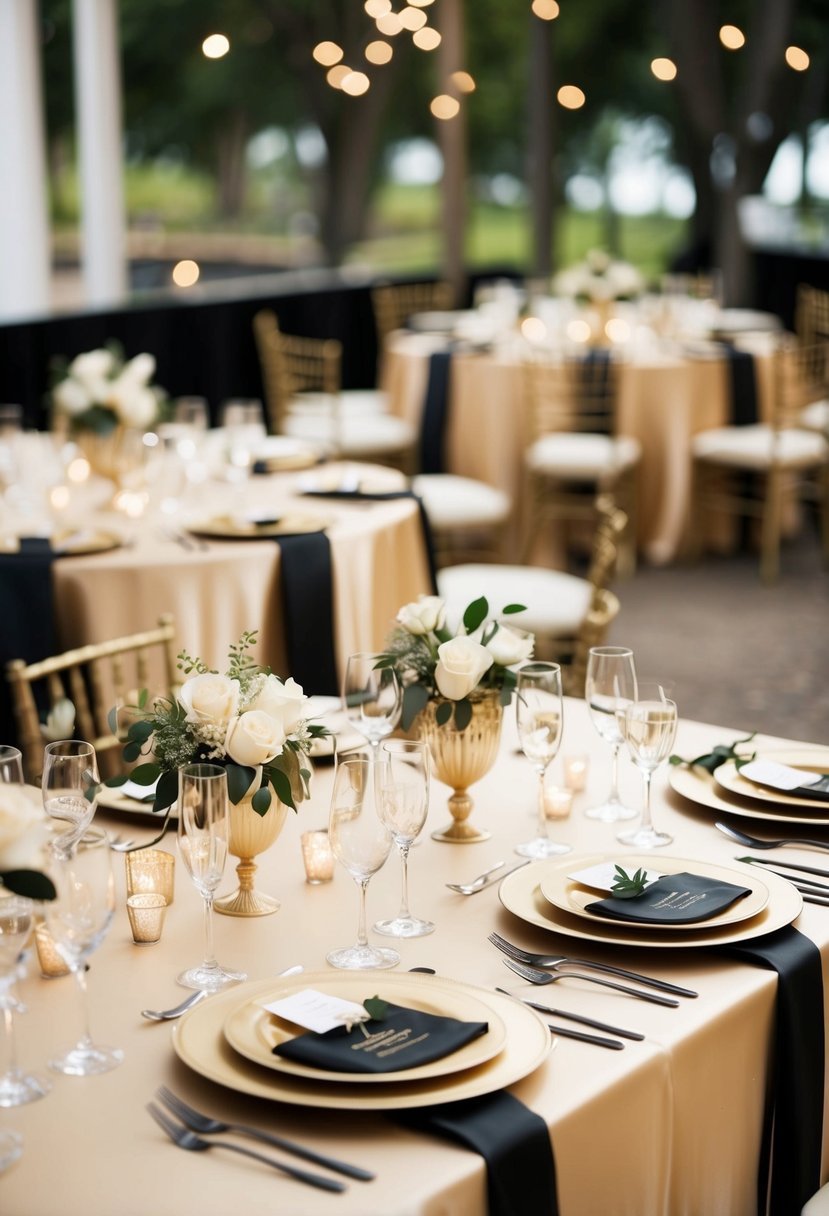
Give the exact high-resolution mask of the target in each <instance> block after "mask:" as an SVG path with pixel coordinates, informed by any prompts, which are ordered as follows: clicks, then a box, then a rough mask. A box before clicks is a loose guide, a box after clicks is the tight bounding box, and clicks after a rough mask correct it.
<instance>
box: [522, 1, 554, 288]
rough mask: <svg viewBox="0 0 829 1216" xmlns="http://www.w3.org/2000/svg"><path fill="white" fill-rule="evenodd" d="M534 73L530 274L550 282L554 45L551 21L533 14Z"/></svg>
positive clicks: (530, 123)
mask: <svg viewBox="0 0 829 1216" xmlns="http://www.w3.org/2000/svg"><path fill="white" fill-rule="evenodd" d="M529 58H530V70H529V89H528V94H527V110H528V116H527V117H528V121H527V130H528V131H529V148H528V158H527V159H528V166H527V182H528V186H529V194H530V219H531V231H532V253H531V257H530V274H531V276H532V277H533V278H537V279H548V278H549V277H550V274H551V273H552V269H553V223H554V218H555V204H554V199H553V145H554V126H555V119H554V107H553V44H552V28H551V23H550V22H549V21H542V20H541V19H540V18H538V17H536V16H535V14H533V13H531V14H530V48H529Z"/></svg>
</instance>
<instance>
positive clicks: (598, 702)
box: [584, 646, 636, 823]
mask: <svg viewBox="0 0 829 1216" xmlns="http://www.w3.org/2000/svg"><path fill="white" fill-rule="evenodd" d="M584 696H585V700H586V701H587V705H588V708H589V710H590V717H591V719H592V721H593V725H594V726H595V728H596V730H597V731H598V732H599V734H600V735H601V737H602V738H603V739H605V740H606V741H607V742H608V743H609V744H610V746H611V748H612V749H613V759H612V764H611V770H610V793H609V794H608V796H607V799H606V800H605V801H604V802H602V803H600V804H599V806H594V807H590V809H589V810H587V811H585V815H587V817H588V819H601V820H603V821H604V822H605V823H615V822H616V821H617V820H619V819H635V818H636V811H635V810H634V809H633V808H632V807H629V806H626V805H625V804H624V803H623V802H622V800H621V798H620V797H619V749H620V748H621V746H622V743H623V742H624V736H623V734H622V717H623V715H624V711H625V708H626V707H627V706H628V705H630V704H632V703H633V702H634V701H635V700H636V668H635V666H634V663H633V651H632V650H629V649H628V648H627V647H625V646H592V647H591V648H590V651H589V653H588V657H587V674H586V676H585V681H584Z"/></svg>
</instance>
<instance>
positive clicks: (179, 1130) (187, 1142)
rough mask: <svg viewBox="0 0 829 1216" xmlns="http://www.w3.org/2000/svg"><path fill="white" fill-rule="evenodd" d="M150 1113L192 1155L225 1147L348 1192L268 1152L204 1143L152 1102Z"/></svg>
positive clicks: (310, 1182)
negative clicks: (267, 1155)
mask: <svg viewBox="0 0 829 1216" xmlns="http://www.w3.org/2000/svg"><path fill="white" fill-rule="evenodd" d="M147 1110H148V1111H149V1112H150V1114H151V1115H152V1117H153V1118H154V1119H155V1121H156V1123H157V1124H158V1125H159V1127H161V1128H163V1129H164V1131H165V1132H166V1133H167V1135H168V1136H169V1137H170V1139H171V1140H172V1141H173V1143H174V1144H177V1145H178V1147H179V1148H184V1149H187V1150H188V1151H189V1152H191V1153H204V1152H206V1151H207V1150H208V1149H209V1148H223V1149H226V1150H227V1151H228V1152H229V1153H241V1154H242V1156H243V1157H252V1158H253V1160H254V1161H261V1162H262V1163H263V1164H264V1165H269V1166H271V1168H272V1169H275V1170H279V1172H280V1173H282V1174H287V1175H288V1177H289V1178H295V1179H296V1180H297V1181H298V1182H307V1183H308V1185H309V1186H316V1187H319V1189H320V1190H322V1191H344V1190H345V1189H346V1188H345V1183H344V1182H337V1181H336V1179H334V1178H325V1177H323V1175H322V1174H310V1173H308V1171H307V1170H300V1169H297V1168H296V1167H295V1166H293V1165H285V1164H284V1163H283V1162H282V1161H275V1160H274V1158H273V1157H266V1156H265V1154H264V1153H255V1152H254V1151H253V1149H252V1148H243V1147H242V1145H241V1144H228V1143H227V1142H226V1141H224V1140H203V1139H202V1138H201V1136H197V1135H196V1134H195V1132H191V1131H188V1129H187V1128H186V1127H182V1125H181V1124H180V1123H174V1122H173V1120H172V1119H171V1118H170V1117H169V1115H167V1114H166V1113H165V1112H164V1111H163V1110H161V1108H160V1107H158V1106H155V1105H154V1104H153V1103H152V1102H148V1103H147Z"/></svg>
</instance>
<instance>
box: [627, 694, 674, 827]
mask: <svg viewBox="0 0 829 1216" xmlns="http://www.w3.org/2000/svg"><path fill="white" fill-rule="evenodd" d="M676 726H677V712H676V702H675V701H669V700H667V699H666V698H664V697H660V698H657V699H654V700H647V701H646V700H642V701H639V700H637V701H635V702H634V704H633V705H628V706H627V708H626V709H625V717H624V733H625V742H626V743H627V746H628V750H629V751H630V754H631V756H632V758H633V762H634V764H635V765H636V767H637V768H638V769H641V771H642V777H643V779H644V784H645V789H644V800H643V805H642V822H641V824H640V825H639V827H638V828H631V829H629V830H628V831H625V832H620V833H619V835H618V836H617V840H620V841H621V843H622V844H631V845H633V846H634V847H635V848H637V849H658V848H660V847H661V846H662V845H666V844H670V843H671V841H672V840H673V836H669V835H668V833H667V832H658V831H657V830H656V828H655V827H654V826H653V819H652V817H651V778H652V777H653V774H654V773H655V772H656V770H657V769H658V768H660V767H661V765H663V764H665V763H666V762H667V759H668V757H669V756H670V754H671V751H672V749H673V746H674V740H675V738H676Z"/></svg>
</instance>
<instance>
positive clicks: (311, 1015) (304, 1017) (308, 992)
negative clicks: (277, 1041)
mask: <svg viewBox="0 0 829 1216" xmlns="http://www.w3.org/2000/svg"><path fill="white" fill-rule="evenodd" d="M262 1008H263V1009H267V1011H268V1013H275V1014H276V1015H277V1017H280V1018H285V1020H286V1021H288V1022H295V1023H296V1025H297V1026H303V1027H304V1028H305V1029H306V1030H315V1031H316V1032H317V1033H318V1034H325V1032H326V1031H327V1030H333V1029H334V1028H335V1027H336V1026H344V1025H345V1024H346V1018H347V1017H348V1016H349V1015H350V1016H351V1017H352V1018H353V1019H354V1021H359V1020H364V1019H365V1017H366V1011H365V1009H364V1008H363V1006H362V1005H358V1004H357V1002H356V1001H344V1000H343V999H342V997H339V996H329V995H328V994H327V993H325V992H317V990H316V989H315V988H303V989H302V991H301V992H294V993H292V994H291V996H286V997H283V998H282V1000H279V1001H270V1002H268V1004H266V1005H264V1004H263V1006H262Z"/></svg>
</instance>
